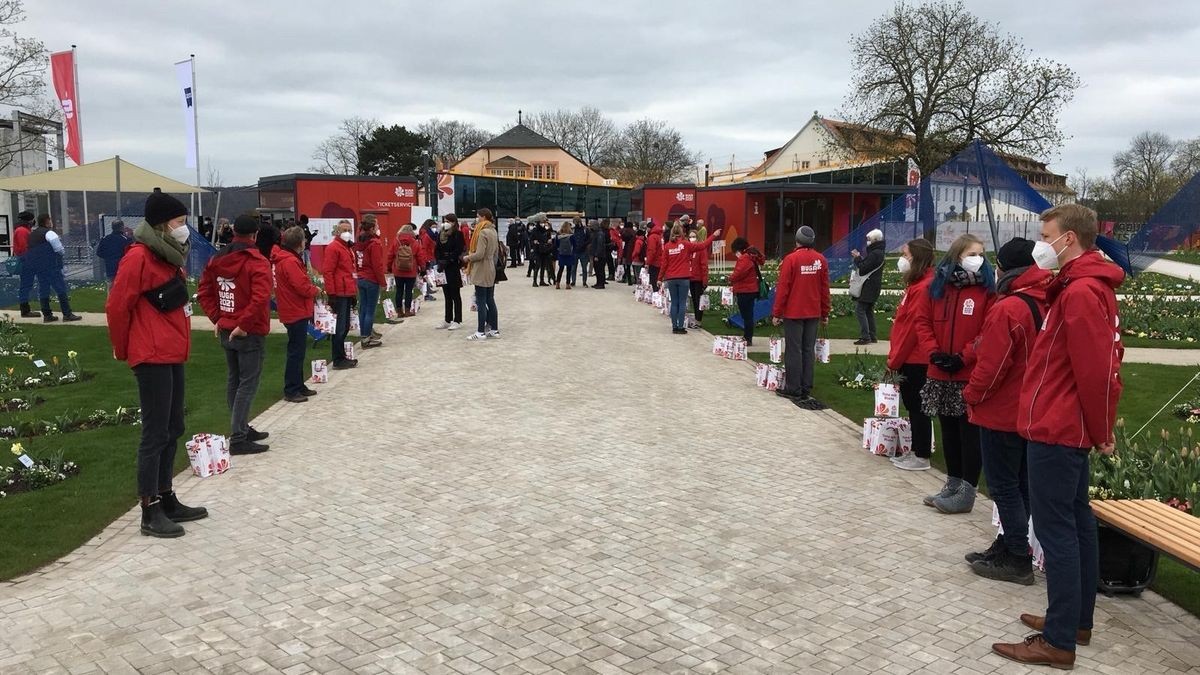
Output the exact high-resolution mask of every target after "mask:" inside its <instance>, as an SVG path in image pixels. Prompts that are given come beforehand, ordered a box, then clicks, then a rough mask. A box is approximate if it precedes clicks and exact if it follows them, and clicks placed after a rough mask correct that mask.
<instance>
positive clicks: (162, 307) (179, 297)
mask: <svg viewBox="0 0 1200 675" xmlns="http://www.w3.org/2000/svg"><path fill="white" fill-rule="evenodd" d="M142 297H144V298H146V300H147V301H149V303H150V304H151V305H154V308H155V309H157V310H158V311H160V312H173V311H175V310H177V309H179V308H180V307H183V306H184V305H186V304H187V303H188V302H189V301H190V300H191V298H190V297H188V287H187V282H185V281H184V280H183V278H182V277H179V276H173V277H171V280H170V281H168V282H167V283H165V284H163V285H161V286H156V287H155V288H151V289H150V290H148V291H145V292H144V293H142Z"/></svg>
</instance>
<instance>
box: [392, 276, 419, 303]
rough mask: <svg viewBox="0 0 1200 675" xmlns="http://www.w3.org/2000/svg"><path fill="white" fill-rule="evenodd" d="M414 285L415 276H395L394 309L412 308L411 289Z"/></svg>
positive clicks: (415, 282) (415, 281)
mask: <svg viewBox="0 0 1200 675" xmlns="http://www.w3.org/2000/svg"><path fill="white" fill-rule="evenodd" d="M416 285H417V278H416V277H411V278H405V277H396V311H399V312H408V311H409V310H410V309H412V296H413V289H414V288H415V287H416Z"/></svg>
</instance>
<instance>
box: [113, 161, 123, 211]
mask: <svg viewBox="0 0 1200 675" xmlns="http://www.w3.org/2000/svg"><path fill="white" fill-rule="evenodd" d="M113 165H114V166H115V167H116V169H117V186H116V187H117V217H118V218H120V217H121V215H122V213H121V156H120V155H117V159H116V162H114V163H113Z"/></svg>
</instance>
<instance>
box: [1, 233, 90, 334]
mask: <svg viewBox="0 0 1200 675" xmlns="http://www.w3.org/2000/svg"><path fill="white" fill-rule="evenodd" d="M65 253H66V249H65V247H64V246H63V242H62V238H61V237H59V235H58V231H57V230H56V229H55V226H54V219H53V218H51V217H50V214H49V213H42V214H39V215H38V216H37V217H36V218H35V217H34V215H33V213H32V212H30V211H22V212H21V213H19V214H17V223H16V227H15V228H14V229H13V244H12V259H14V260H16V261H17V263H16V264H17V265H18V266H19V270H18V272H17V274H18V277H19V279H20V281H19V284H20V285H19V286H18V287H17V300H18V302H19V303H20V308H21V316H23V317H26V318H33V317H36V316H38V314H37V313H36V312H34V311H33V309H32V308H31V307H30V305H29V300H30V297H31V296H32V295H33V285H34V283H35V282H36V283H37V287H38V300H39V301H40V304H41V307H40V309H41V316H42V321H43V322H45V323H53V322H55V321H58V317H57V316H56V315H55V314H54V310H53V308H52V307H51V305H50V298H51V293H53V294H54V295H56V296H58V304H59V308H60V309H61V310H62V315H63V316H62V320H63V321H79V320H80V319H82V318H83V317H81V316H79V315H78V314H75V313H74V312H72V311H71V298H70V295H69V294H68V291H67V279H66V275H65V273H64V268H65V267H66V256H65Z"/></svg>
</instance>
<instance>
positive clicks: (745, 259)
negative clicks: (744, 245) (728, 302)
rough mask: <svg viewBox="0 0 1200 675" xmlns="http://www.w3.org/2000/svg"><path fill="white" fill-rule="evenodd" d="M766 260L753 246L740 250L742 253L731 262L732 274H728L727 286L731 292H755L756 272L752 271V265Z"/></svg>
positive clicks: (756, 287) (756, 288) (756, 284)
mask: <svg viewBox="0 0 1200 675" xmlns="http://www.w3.org/2000/svg"><path fill="white" fill-rule="evenodd" d="M766 261H767V259H766V258H764V257H763V254H761V253H759V252H758V249H756V248H754V247H753V246H751V247H750V248H748V249H746V250H745V251H742V254H741V255H739V256H738V257H737V262H735V263H734V264H733V274H730V275H729V286H730V287H731V288H732V289H733V292H734V293H757V292H758V273H757V272H755V271H754V267H755V266H756V265H762V264H763V263H764V262H766Z"/></svg>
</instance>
